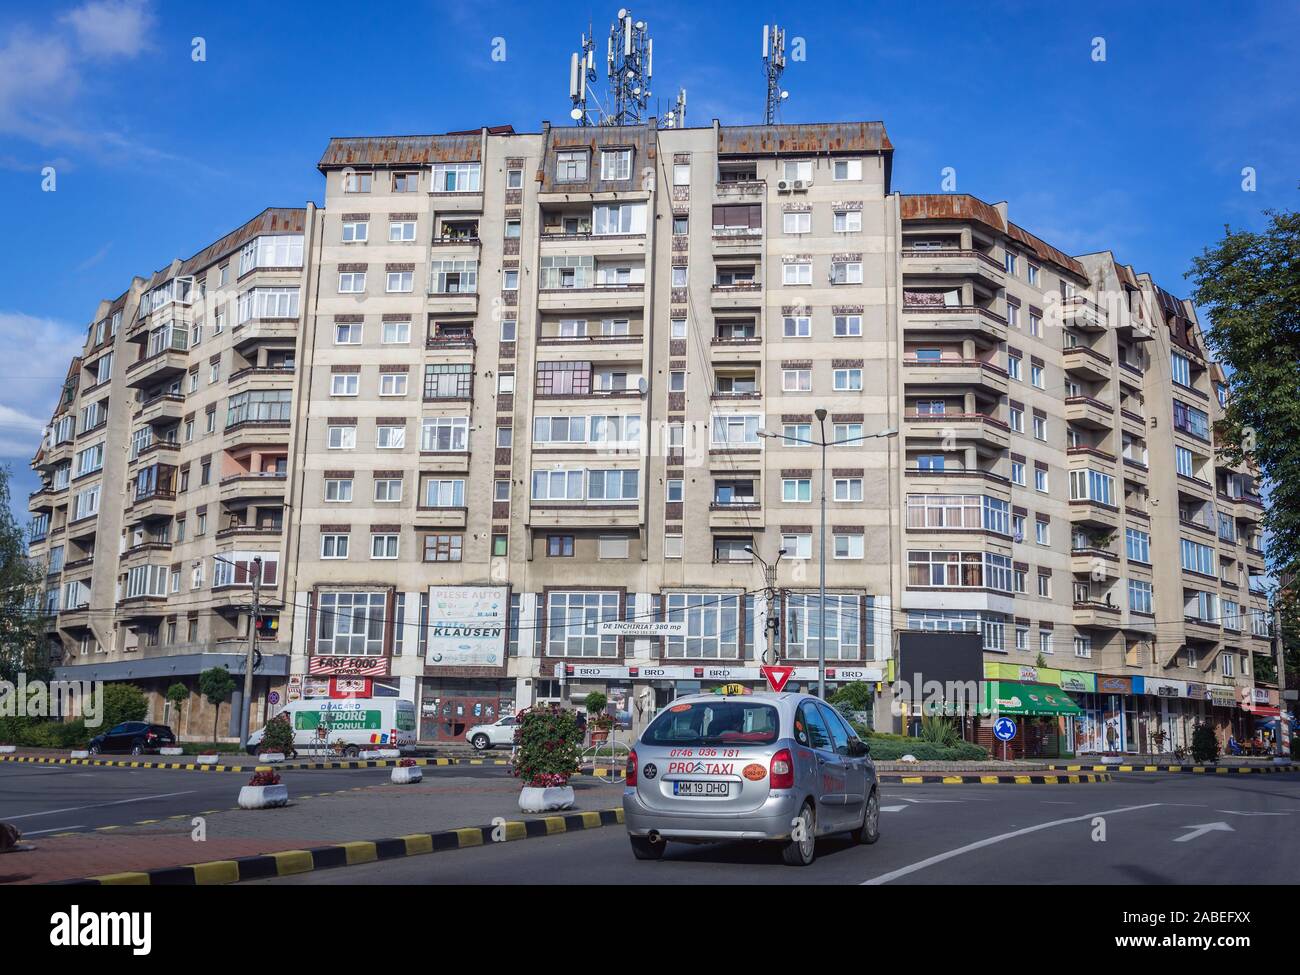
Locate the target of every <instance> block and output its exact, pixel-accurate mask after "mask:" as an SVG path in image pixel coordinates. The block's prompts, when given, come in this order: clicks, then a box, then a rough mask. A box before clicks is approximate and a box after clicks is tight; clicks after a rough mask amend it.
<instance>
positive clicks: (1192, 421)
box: [1174, 400, 1210, 440]
mask: <svg viewBox="0 0 1300 975" xmlns="http://www.w3.org/2000/svg"><path fill="white" fill-rule="evenodd" d="M1174 428H1175V429H1177V430H1181V431H1182V432H1183V433H1188V434H1191V435H1192V436H1193V437H1196V438H1198V439H1200V440H1209V439H1210V418H1209V415H1208V414H1207V413H1206V412H1205V411H1204V410H1198V409H1197V408H1196V407H1194V406H1188V405H1187V404H1186V403H1183V402H1181V401H1180V400H1174Z"/></svg>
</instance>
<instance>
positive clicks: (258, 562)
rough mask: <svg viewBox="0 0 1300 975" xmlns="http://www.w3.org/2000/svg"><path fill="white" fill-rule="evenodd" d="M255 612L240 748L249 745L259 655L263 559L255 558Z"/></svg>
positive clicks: (250, 622)
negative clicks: (254, 668)
mask: <svg viewBox="0 0 1300 975" xmlns="http://www.w3.org/2000/svg"><path fill="white" fill-rule="evenodd" d="M250 571H251V572H252V574H253V612H252V615H251V616H250V617H249V620H248V659H247V660H245V661H244V701H243V709H242V710H241V711H240V715H239V749H240V751H243V750H244V749H246V748H247V747H248V725H249V713H250V712H249V709H250V708H251V707H252V705H253V660H254V659H255V658H256V657H257V626H258V621H259V620H260V619H261V616H262V559H261V557H260V556H258V557H257V558H255V559H253V562H252V568H251V569H250Z"/></svg>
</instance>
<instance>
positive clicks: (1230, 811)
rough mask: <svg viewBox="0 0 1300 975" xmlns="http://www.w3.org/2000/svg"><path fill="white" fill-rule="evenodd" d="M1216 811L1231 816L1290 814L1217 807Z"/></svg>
mask: <svg viewBox="0 0 1300 975" xmlns="http://www.w3.org/2000/svg"><path fill="white" fill-rule="evenodd" d="M1215 812H1221V813H1227V814H1228V815H1229V816H1290V815H1291V814H1290V813H1289V812H1242V811H1241V810H1240V809H1216V810H1215Z"/></svg>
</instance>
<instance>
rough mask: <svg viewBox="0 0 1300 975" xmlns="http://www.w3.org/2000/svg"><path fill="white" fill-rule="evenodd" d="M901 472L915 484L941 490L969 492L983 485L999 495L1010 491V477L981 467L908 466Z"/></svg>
mask: <svg viewBox="0 0 1300 975" xmlns="http://www.w3.org/2000/svg"><path fill="white" fill-rule="evenodd" d="M903 474H904V476H906V477H909V478H915V479H916V483H917V484H926V485H933V486H935V487H938V488H940V489H941V490H944V491H951V492H952V493H953V494H962V493H969V492H971V491H974V490H978V489H979V488H980V486H983V489H984V490H991V491H993V492H996V493H997V496H999V497H1001V496H1002V495H1003V494H1007V495H1009V494H1010V492H1011V479H1010V478H1008V477H1004V476H1003V475H1001V474H999V473H997V472H996V471H990V470H984V469H982V468H975V469H963V468H955V467H946V468H943V469H942V470H934V469H932V468H930V469H921V468H919V467H908V468H905V469H904V470H903Z"/></svg>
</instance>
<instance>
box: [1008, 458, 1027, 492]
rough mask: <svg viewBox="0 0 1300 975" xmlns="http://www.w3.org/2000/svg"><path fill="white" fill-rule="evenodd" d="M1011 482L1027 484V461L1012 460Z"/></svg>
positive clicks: (1021, 484)
mask: <svg viewBox="0 0 1300 975" xmlns="http://www.w3.org/2000/svg"><path fill="white" fill-rule="evenodd" d="M1011 483H1012V484H1019V485H1020V486H1021V487H1024V486H1025V463H1024V461H1020V460H1013V461H1012V462H1011Z"/></svg>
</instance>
